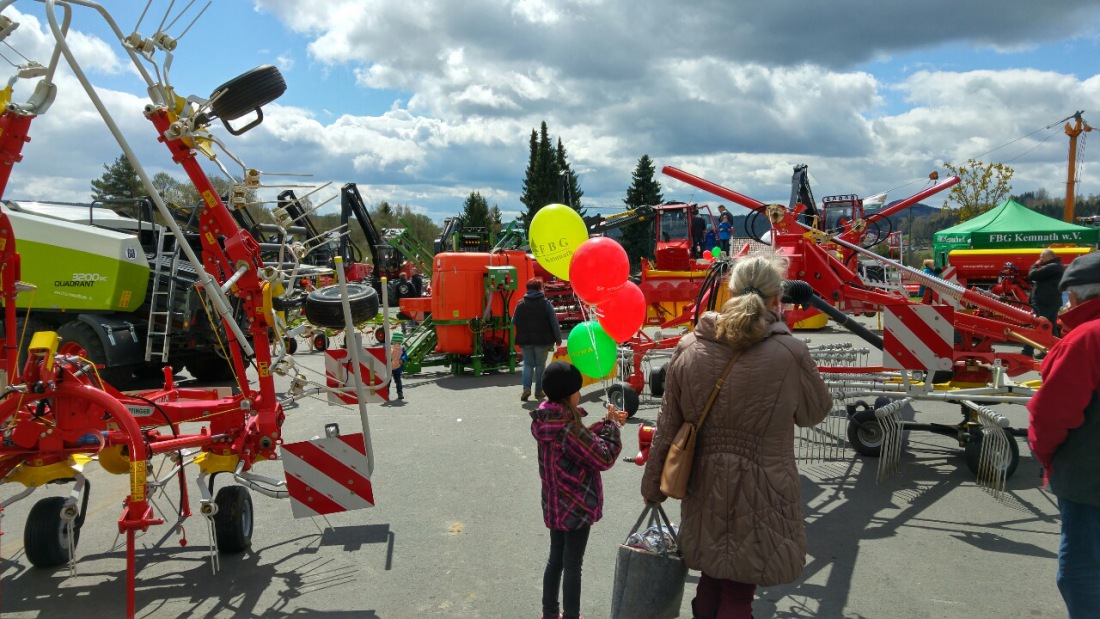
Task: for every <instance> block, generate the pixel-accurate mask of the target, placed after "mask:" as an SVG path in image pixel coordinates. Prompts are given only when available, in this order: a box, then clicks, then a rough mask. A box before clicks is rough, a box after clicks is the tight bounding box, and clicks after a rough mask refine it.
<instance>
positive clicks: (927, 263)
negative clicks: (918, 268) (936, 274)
mask: <svg viewBox="0 0 1100 619" xmlns="http://www.w3.org/2000/svg"><path fill="white" fill-rule="evenodd" d="M924 266H926V267H931V266H936V261H935V260H933V259H931V258H925V259H924Z"/></svg>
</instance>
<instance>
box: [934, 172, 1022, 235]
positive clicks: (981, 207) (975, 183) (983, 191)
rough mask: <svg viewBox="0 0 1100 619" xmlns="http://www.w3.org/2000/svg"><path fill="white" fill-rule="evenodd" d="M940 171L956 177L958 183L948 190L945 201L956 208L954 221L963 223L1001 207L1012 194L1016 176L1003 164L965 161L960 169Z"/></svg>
mask: <svg viewBox="0 0 1100 619" xmlns="http://www.w3.org/2000/svg"><path fill="white" fill-rule="evenodd" d="M943 167H945V168H947V169H948V170H950V172H951V173H952V174H954V175H956V176H958V177H959V178H960V179H962V180H961V182H960V183H959V184H958V185H955V186H954V187H952V188H951V193H950V194H948V199H949V200H951V201H952V202H954V203H955V204H956V205H958V208H957V209H956V210H955V211H954V213H955V221H966V220H968V219H973V218H974V217H976V216H978V215H981V214H982V213H984V212H986V211H988V210H989V209H991V208H993V207H994V206H997V205H998V204H1000V203H1001V202H1002V201H1003V200H1004V199H1005V198H1007V197H1008V196H1009V194H1010V193H1011V192H1012V184H1011V183H1010V182H1009V181H1011V180H1012V175H1013V173H1014V172H1015V171H1014V170H1013V169H1012V168H1011V167H1010V166H1007V165H1005V164H1003V163H982V162H980V161H977V160H975V159H968V160H967V161H966V163H964V164H962V165H953V164H950V163H944V164H943Z"/></svg>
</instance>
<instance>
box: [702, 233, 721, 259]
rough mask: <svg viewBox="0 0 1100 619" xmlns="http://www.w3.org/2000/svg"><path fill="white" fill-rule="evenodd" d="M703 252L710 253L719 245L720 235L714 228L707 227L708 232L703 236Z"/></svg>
mask: <svg viewBox="0 0 1100 619" xmlns="http://www.w3.org/2000/svg"><path fill="white" fill-rule="evenodd" d="M703 247H704V248H705V249H704V250H703V253H704V254H706V253H710V252H711V251H712V250H713V249H714V248H715V247H718V236H717V235H716V234H714V229H713V228H707V234H706V236H705V237H703Z"/></svg>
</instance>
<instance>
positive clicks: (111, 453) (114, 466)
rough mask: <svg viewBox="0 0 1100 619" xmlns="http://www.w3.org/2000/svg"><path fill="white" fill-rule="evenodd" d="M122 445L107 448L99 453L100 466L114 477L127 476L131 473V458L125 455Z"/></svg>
mask: <svg viewBox="0 0 1100 619" xmlns="http://www.w3.org/2000/svg"><path fill="white" fill-rule="evenodd" d="M123 449H124V447H123V446H122V445H113V446H111V447H105V448H103V450H102V451H100V452H99V466H101V467H103V470H104V471H107V472H108V473H110V474H112V475H126V474H127V473H129V472H130V457H129V456H126V455H123V453H122V450H123Z"/></svg>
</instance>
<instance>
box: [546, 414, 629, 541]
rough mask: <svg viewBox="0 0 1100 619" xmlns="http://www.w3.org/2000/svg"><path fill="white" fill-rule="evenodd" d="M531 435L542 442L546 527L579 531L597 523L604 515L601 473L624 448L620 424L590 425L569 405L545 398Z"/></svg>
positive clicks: (597, 423)
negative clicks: (577, 418)
mask: <svg viewBox="0 0 1100 619" xmlns="http://www.w3.org/2000/svg"><path fill="white" fill-rule="evenodd" d="M580 410H581V413H584V409H580ZM531 434H532V435H534V437H535V440H536V441H538V446H539V476H540V477H541V478H542V515H543V520H544V521H545V523H546V526H547V527H548V528H550V529H554V530H558V531H573V530H576V529H580V528H582V527H587V526H591V525H592V524H594V523H595V522H596V521H598V520H599V519H600V517H601V516H603V482H602V480H601V479H600V471H606V470H607V469H609V468H611V467H612V466H614V465H615V460H616V459H617V458H618V457H619V452H621V451H622V449H623V445H622V441H621V440H620V439H619V428H618V426H616V425H615V424H613V423H608V422H606V421H597V422H596V423H594V424H592V426H591V427H590V428H585V427H584V426H582V425H581V424H579V423H575V422H573V421H572V413H570V412H569V409H568V408H566V407H563V406H561V405H560V404H555V403H553V402H543V403H542V404H541V405H540V406H539V407H538V409H536V410H534V411H531Z"/></svg>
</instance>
